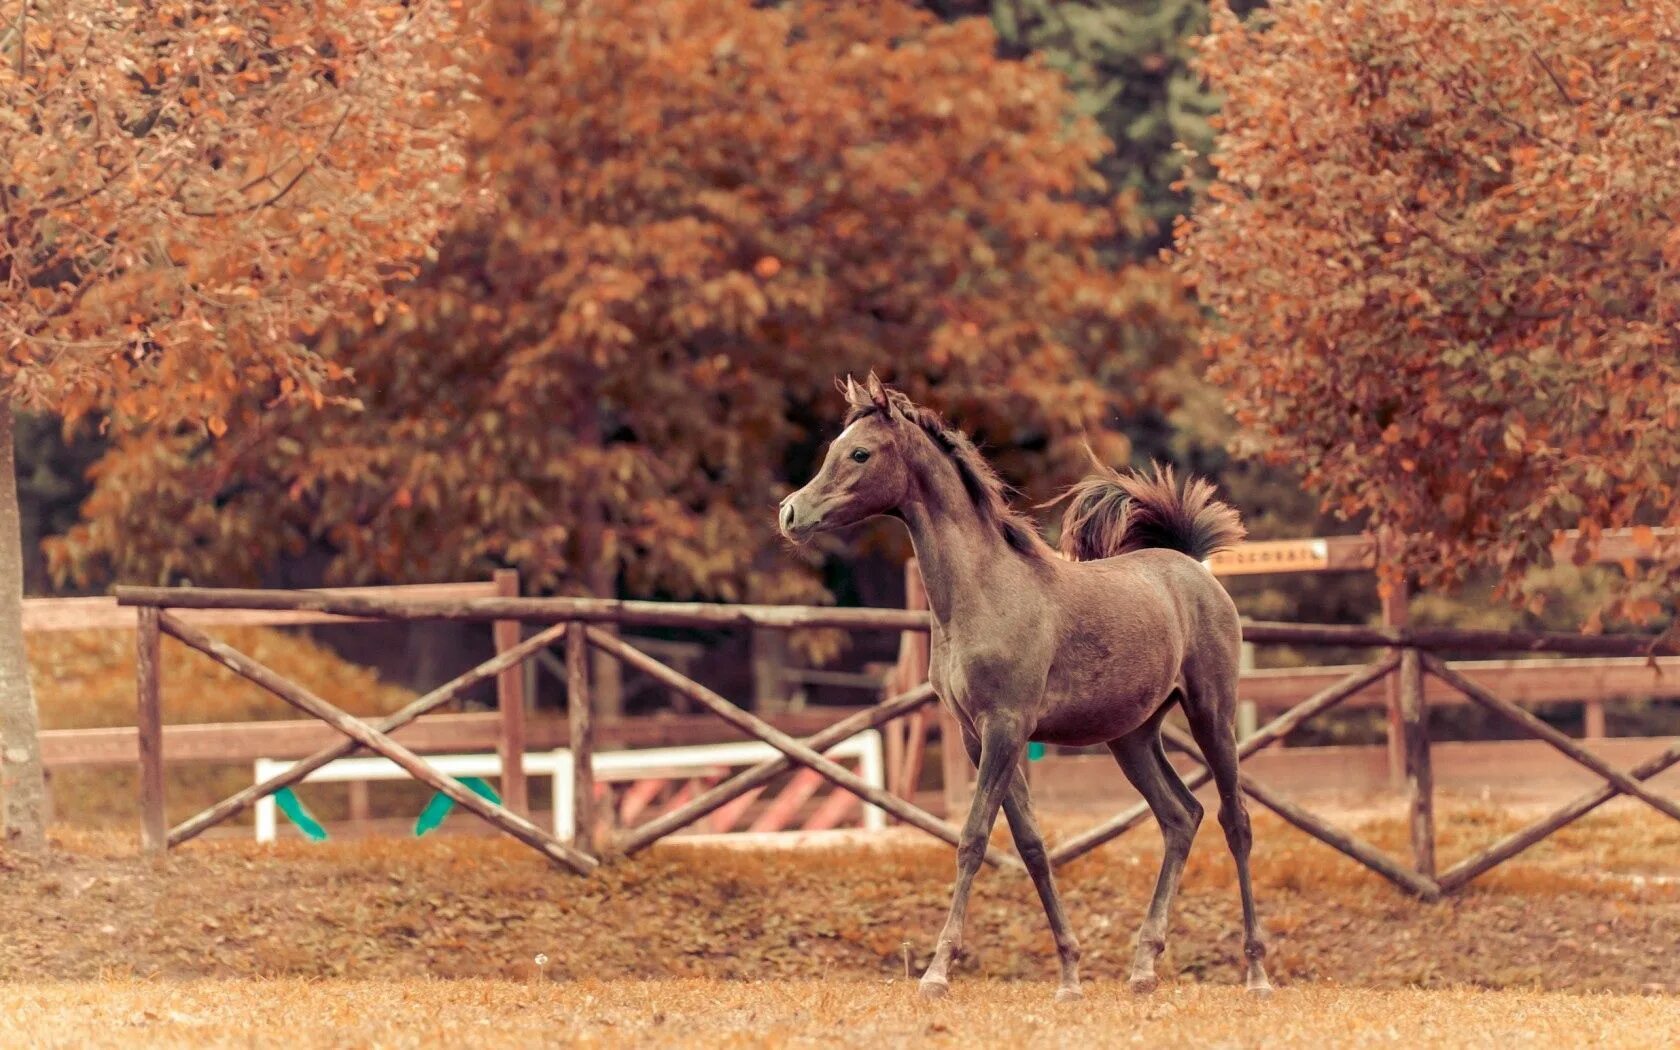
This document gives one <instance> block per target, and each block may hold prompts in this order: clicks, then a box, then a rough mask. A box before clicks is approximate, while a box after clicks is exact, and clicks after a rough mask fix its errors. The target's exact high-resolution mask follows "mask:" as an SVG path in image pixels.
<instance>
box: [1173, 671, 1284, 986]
mask: <svg viewBox="0 0 1680 1050" xmlns="http://www.w3.org/2000/svg"><path fill="white" fill-rule="evenodd" d="M1236 693H1237V691H1236V682H1235V681H1234V680H1232V681H1229V682H1220V683H1206V684H1204V685H1203V687H1202V688H1201V689H1200V690H1192V692H1191V695H1190V696H1187V697H1185V701H1184V714H1185V716H1186V718H1188V719H1189V721H1190V733H1191V735H1192V736H1194V737H1195V738H1196V746H1197V747H1199V748H1201V749H1202V757H1203V758H1206V759H1207V763H1208V769H1209V770H1210V771H1211V772H1212V773H1213V782H1214V784H1215V785H1217V786H1218V788H1219V824H1220V826H1221V827H1222V828H1224V829H1225V842H1226V844H1227V845H1229V846H1230V847H1231V856H1232V857H1233V858H1234V859H1235V860H1236V862H1237V887H1238V889H1239V891H1240V892H1241V893H1242V910H1243V956H1244V957H1245V958H1246V959H1247V960H1248V978H1247V980H1248V990H1249V991H1251V992H1254V993H1256V994H1258V995H1269V994H1270V993H1271V991H1272V984H1271V982H1270V981H1268V980H1267V979H1266V965H1265V959H1266V943H1265V940H1264V939H1263V937H1262V935H1261V933H1260V919H1259V917H1258V916H1257V915H1256V914H1255V911H1254V886H1253V884H1252V883H1251V882H1250V880H1249V875H1248V854H1249V849H1250V847H1251V846H1252V845H1253V843H1254V835H1253V832H1252V831H1250V830H1249V825H1248V806H1247V805H1246V804H1245V803H1244V801H1243V793H1242V786H1241V785H1240V784H1239V783H1238V782H1237V732H1236V707H1237V695H1236Z"/></svg>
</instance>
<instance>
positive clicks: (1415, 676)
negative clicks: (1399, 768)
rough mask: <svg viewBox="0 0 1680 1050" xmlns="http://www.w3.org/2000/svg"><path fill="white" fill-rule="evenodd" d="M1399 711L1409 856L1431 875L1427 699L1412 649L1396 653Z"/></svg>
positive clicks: (1431, 797)
mask: <svg viewBox="0 0 1680 1050" xmlns="http://www.w3.org/2000/svg"><path fill="white" fill-rule="evenodd" d="M1399 682H1400V713H1401V720H1402V722H1403V724H1404V728H1405V738H1406V794H1407V803H1408V808H1409V810H1410V816H1411V826H1412V858H1413V860H1414V861H1415V862H1416V864H1417V870H1418V874H1420V875H1427V876H1429V877H1430V878H1434V877H1435V774H1434V771H1433V769H1431V767H1430V762H1429V701H1428V699H1427V698H1426V697H1425V696H1424V692H1423V662H1422V658H1421V657H1420V656H1419V655H1418V651H1417V650H1416V649H1407V650H1405V651H1404V652H1403V653H1401V654H1400V675H1399Z"/></svg>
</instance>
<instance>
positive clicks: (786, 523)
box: [782, 500, 793, 529]
mask: <svg viewBox="0 0 1680 1050" xmlns="http://www.w3.org/2000/svg"><path fill="white" fill-rule="evenodd" d="M792 527H793V503H792V501H791V500H790V501H789V502H787V503H784V504H782V528H784V529H787V528H792Z"/></svg>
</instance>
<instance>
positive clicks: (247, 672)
mask: <svg viewBox="0 0 1680 1050" xmlns="http://www.w3.org/2000/svg"><path fill="white" fill-rule="evenodd" d="M158 623H159V626H161V627H162V628H163V630H164V631H165V632H167V633H168V634H169V635H171V636H172V637H174V638H176V639H179V640H180V641H181V642H183V643H184V644H186V645H189V646H191V647H192V648H194V649H197V650H198V651H199V652H201V653H203V654H204V655H206V656H208V657H210V658H211V659H212V660H215V661H216V662H217V663H219V664H221V665H222V666H223V667H226V668H227V669H228V670H230V671H232V672H234V673H235V674H237V675H239V676H241V677H242V678H245V679H247V680H249V681H251V682H255V683H256V684H257V685H260V686H262V687H263V688H264V689H266V690H268V691H269V692H271V693H273V694H274V695H275V696H278V697H279V698H280V699H282V700H284V701H286V702H287V703H289V704H291V705H293V706H294V707H296V708H298V709H299V710H300V711H304V712H305V713H307V714H311V715H314V716H315V717H316V718H319V719H321V720H322V721H323V722H326V723H328V724H329V725H331V726H332V727H333V728H334V729H337V730H338V731H339V732H341V733H343V734H344V735H345V736H348V737H349V738H350V739H352V740H354V741H355V742H356V743H358V744H361V745H362V746H363V747H365V748H368V749H369V750H371V751H375V752H377V753H379V754H381V755H384V756H385V757H386V758H388V759H390V760H391V761H392V762H395V763H396V764H397V765H399V766H401V767H402V768H403V770H404V771H405V772H407V773H408V775H409V776H411V777H413V778H414V779H416V780H418V781H420V782H421V783H422V784H425V785H427V786H428V787H430V788H431V789H432V790H434V791H438V792H441V793H442V794H444V795H447V796H448V797H449V798H450V799H451V800H453V801H454V803H455V804H456V805H457V806H460V807H461V808H463V809H465V810H467V811H469V812H471V813H473V814H474V815H476V816H478V817H479V818H480V819H482V820H484V821H486V822H488V823H490V824H494V825H495V826H496V827H498V828H501V829H502V830H503V831H505V832H507V833H508V834H509V835H510V836H512V837H513V838H515V839H518V840H519V841H520V842H523V843H525V844H526V845H527V846H530V847H531V848H532V849H534V850H536V851H537V852H538V853H541V854H542V855H543V856H545V857H547V858H549V859H550V860H552V861H554V862H555V863H557V864H560V865H562V866H564V867H567V868H570V869H571V870H572V872H573V873H575V874H578V875H587V874H589V872H590V871H592V870H593V869H594V868H595V867H596V866H597V864H598V862H597V861H596V860H595V858H593V857H591V856H589V855H588V854H585V853H581V852H579V851H577V850H575V849H573V848H572V847H570V846H568V845H566V844H565V843H564V842H561V841H560V840H559V839H556V838H555V837H554V836H552V835H550V834H549V833H548V832H546V831H544V830H543V829H541V828H539V827H537V826H536V825H535V824H532V823H531V822H530V821H528V820H526V819H525V818H524V817H521V816H520V815H519V814H517V813H513V812H510V811H509V810H507V809H506V808H504V807H502V806H499V805H497V804H495V803H493V802H491V801H489V800H487V799H485V798H483V797H482V796H480V795H478V794H477V793H476V792H473V791H471V790H469V789H468V788H467V787H466V786H464V785H463V784H462V783H461V782H460V781H458V780H456V779H455V778H454V777H447V776H444V775H443V774H442V773H439V772H438V771H437V770H435V769H433V768H432V767H431V766H429V765H427V764H426V760H425V759H423V758H421V757H420V756H419V755H416V754H415V753H414V752H412V751H410V750H409V749H408V748H406V747H403V746H402V745H401V744H399V743H397V742H396V741H395V740H393V739H391V738H390V737H389V736H387V735H385V734H384V733H381V732H380V731H379V730H377V729H374V728H373V727H372V726H369V725H368V724H367V723H365V722H363V721H362V720H361V719H359V718H352V717H351V716H350V715H347V714H345V713H344V712H343V711H340V710H339V709H338V708H336V707H334V706H333V705H332V704H329V703H327V702H326V701H325V700H323V699H321V698H320V697H318V696H316V695H315V694H314V693H311V692H310V691H309V690H307V689H304V688H303V687H302V686H300V685H298V684H297V683H295V682H293V681H291V680H290V679H288V678H286V677H284V676H283V675H280V674H277V673H275V672H274V671H273V670H272V669H270V668H268V667H266V666H264V665H263V664H261V663H260V662H258V661H256V660H253V659H251V658H250V657H249V656H246V655H245V654H244V653H241V652H240V651H238V650H237V649H234V648H232V647H231V646H228V645H225V644H223V643H222V642H218V641H216V640H215V639H214V638H212V637H210V636H209V635H207V634H205V633H204V632H202V631H200V630H198V629H197V628H196V627H192V626H190V625H188V624H184V623H181V622H180V621H179V620H176V619H175V618H173V617H172V616H170V615H169V614H168V613H160V614H159V617H158Z"/></svg>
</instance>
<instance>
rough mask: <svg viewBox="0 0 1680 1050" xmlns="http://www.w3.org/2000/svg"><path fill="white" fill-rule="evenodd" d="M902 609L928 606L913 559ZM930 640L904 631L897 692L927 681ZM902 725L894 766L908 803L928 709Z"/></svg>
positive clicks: (923, 743)
mask: <svg viewBox="0 0 1680 1050" xmlns="http://www.w3.org/2000/svg"><path fill="white" fill-rule="evenodd" d="M904 607H905V608H907V609H917V610H922V611H925V610H926V609H927V607H928V600H927V584H925V583H924V582H923V581H922V567H921V565H920V563H918V562H917V561H916V559H915V558H911V559H910V560H909V561H907V562H905V563H904ZM929 647H930V639H929V636H928V634H927V633H926V632H924V631H906V632H904V634H902V635H900V636H899V640H898V668H897V670H898V691H899V692H901V693H908V692H909V691H910V690H912V689H914V688H916V687H917V686H919V685H921V684H922V683H923V682H925V681H927V677H928V650H929ZM902 722H903V725H904V754H903V756H902V758H901V761H902V763H903V764H902V765H900V766H897V767H895V769H894V779H896V780H897V781H898V786H899V791H898V794H899V795H900V796H901V797H902V798H904V799H907V800H914V799H915V797H916V785H917V784H918V783H919V782H920V781H921V779H922V756H923V755H924V754H925V753H926V752H927V736H928V725H927V724H928V709H927V707H926V706H922V707H918V708H916V710H914V711H912V712H911V713H910V714H908V715H906V716H905V717H904V719H903V720H902Z"/></svg>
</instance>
